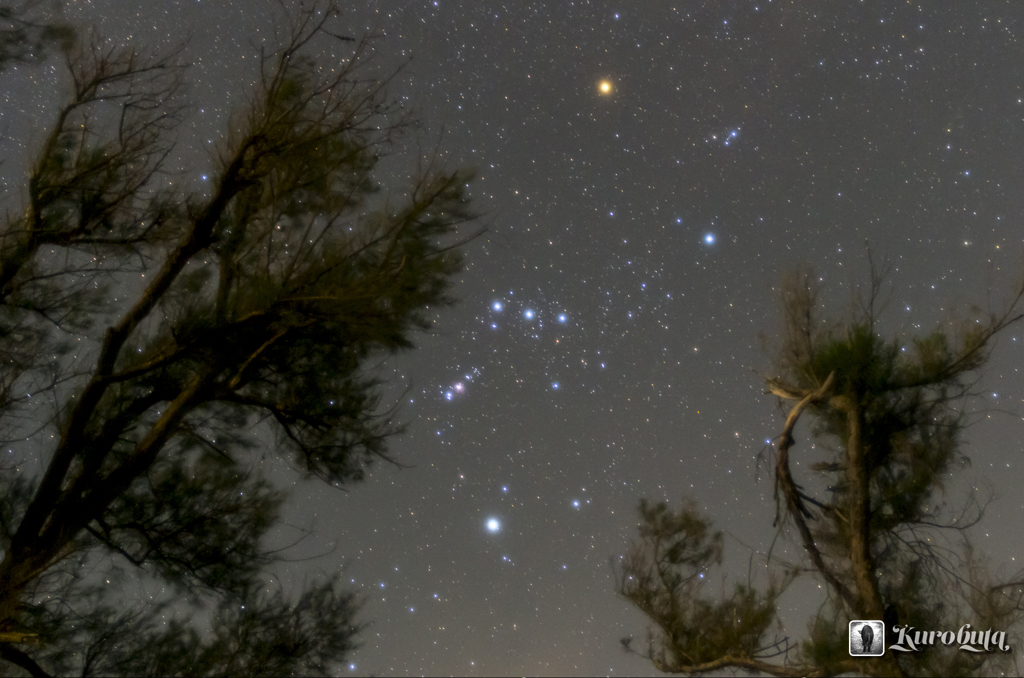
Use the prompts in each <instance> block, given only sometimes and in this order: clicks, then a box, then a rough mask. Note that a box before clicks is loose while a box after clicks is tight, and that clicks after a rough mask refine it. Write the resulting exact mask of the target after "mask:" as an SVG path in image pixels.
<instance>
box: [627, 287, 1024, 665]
mask: <svg viewBox="0 0 1024 678" xmlns="http://www.w3.org/2000/svg"><path fill="white" fill-rule="evenodd" d="M882 277H883V276H881V275H877V274H875V273H874V271H872V279H871V287H870V292H869V293H868V294H867V295H866V298H865V299H864V301H863V303H861V304H860V307H859V309H858V310H857V311H856V312H855V313H854V315H853V316H852V317H851V318H850V319H848V320H847V321H846V322H843V323H829V322H826V321H825V320H824V319H823V318H821V317H819V312H820V309H821V307H822V305H821V303H820V301H819V298H818V292H817V289H816V287H815V286H814V282H813V281H814V280H815V278H814V277H813V276H812V275H811V274H809V273H808V274H804V275H798V276H794V277H792V278H790V279H789V280H788V281H787V283H786V284H785V285H784V288H783V289H784V294H783V300H782V301H783V312H784V320H785V323H784V332H783V339H782V341H781V346H780V347H779V351H778V357H777V360H776V369H777V372H776V374H778V375H779V376H776V377H771V378H767V379H766V384H767V386H768V390H769V392H771V393H773V394H775V395H777V396H779V397H780V398H782V399H783V400H784V401H790V402H792V403H793V405H792V406H791V407H790V409H789V410H788V413H787V417H786V422H785V425H784V427H783V430H782V433H781V435H779V436H778V437H777V439H776V444H775V448H774V449H775V460H774V461H775V463H774V469H773V472H774V482H775V498H776V525H777V526H778V528H779V530H780V532H781V533H782V534H783V535H785V536H790V537H791V538H794V539H795V540H796V542H797V544H798V545H799V546H800V547H802V549H803V552H804V554H805V558H806V559H805V562H803V563H799V564H795V565H794V564H791V565H788V566H785V567H783V566H776V567H772V563H771V561H770V560H769V561H768V563H767V565H768V566H769V570H768V571H769V572H771V573H772V574H771V575H769V583H768V585H767V588H766V590H764V592H763V593H758V592H757V591H756V590H755V589H754V588H752V586H751V585H750V584H748V585H744V586H737V587H736V589H735V592H734V593H733V594H732V595H731V596H726V597H724V598H723V597H722V596H714V595H711V594H710V593H709V592H708V590H707V584H706V583H705V582H704V581H703V578H702V577H699V575H701V574H702V573H703V572H705V571H706V570H707V569H708V567H709V566H710V565H717V564H718V562H719V561H720V558H721V556H720V553H721V545H720V544H721V539H720V537H719V536H718V535H716V536H714V537H709V536H708V535H709V534H710V529H711V528H710V524H709V523H708V521H707V520H706V519H705V518H702V517H700V516H699V515H698V514H697V513H696V512H695V511H694V509H693V508H692V507H691V508H686V509H684V510H683V511H681V512H678V513H676V512H673V511H671V510H669V509H668V508H666V507H664V506H659V507H657V508H656V509H653V510H652V508H651V507H650V506H649V505H647V504H646V503H641V505H640V514H641V529H640V540H639V541H638V542H637V543H636V544H635V545H634V546H633V548H632V550H631V551H630V553H629V555H628V556H627V557H626V558H625V559H624V560H623V561H622V564H621V567H620V570H619V574H620V578H619V586H618V589H619V593H620V594H621V595H623V596H624V597H625V598H627V599H628V600H629V601H630V602H632V603H633V604H634V605H636V606H637V607H638V608H639V609H640V610H641V611H643V612H644V614H645V615H646V616H647V617H648V618H649V619H650V621H651V623H652V629H651V634H650V639H649V644H648V648H647V650H646V652H645V653H644V654H645V655H646V656H647V657H648V658H649V659H650V660H651V661H652V662H653V663H654V665H655V666H656V667H657V668H658V669H660V670H662V671H666V672H671V673H704V672H707V671H711V670H715V669H726V668H731V669H746V670H751V671H760V672H763V673H767V674H770V675H777V676H799V675H805V676H806V675H834V674H840V673H860V674H868V675H992V673H993V672H998V671H1004V670H1006V669H1007V668H1008V667H1009V666H1010V664H1009V662H1010V661H1011V660H1010V658H1009V656H1008V655H1007V654H1006V653H1003V652H998V651H997V652H994V653H982V654H972V653H970V652H963V651H959V650H958V649H957V648H948V647H945V646H942V647H937V648H931V647H930V648H928V649H927V650H926V651H922V652H914V653H907V654H901V653H894V652H888V653H886V655H885V656H883V657H880V658H877V659H868V658H851V656H850V654H849V645H848V642H847V628H848V626H847V625H848V623H849V622H850V621H851V620H855V619H879V620H884V621H885V623H886V625H887V626H886V633H888V634H893V633H895V630H896V629H895V628H894V627H896V626H905V625H909V626H911V627H914V628H916V629H919V630H937V631H942V630H957V629H958V628H959V627H960V626H961V625H962V624H963V623H964V622H970V623H971V624H972V625H973V627H974V628H976V629H977V628H980V629H992V630H994V631H1000V630H1002V631H1008V632H1011V633H1013V632H1014V631H1015V625H1016V624H1017V623H1018V622H1019V621H1020V618H1021V612H1022V611H1024V606H1022V604H1021V600H1022V598H1021V596H1022V592H1024V588H1022V581H1024V577H1021V576H1016V577H1014V578H1011V579H1010V580H1009V581H1005V582H995V581H992V580H991V579H990V578H989V576H988V575H987V572H986V570H985V567H984V563H983V562H981V561H980V560H979V559H977V558H976V557H975V556H974V553H973V551H972V549H971V548H970V541H969V534H970V533H969V528H970V527H971V526H972V525H974V524H976V523H977V521H978V520H980V519H981V517H982V513H983V510H982V507H981V506H980V505H979V504H978V503H977V501H976V500H975V499H974V497H973V496H972V497H970V498H969V499H968V500H967V501H966V503H965V504H964V506H963V508H962V510H959V511H951V510H950V508H949V506H948V505H947V504H946V503H945V502H944V501H943V500H942V497H941V492H942V490H943V488H944V486H945V484H946V482H947V479H948V478H949V477H950V476H951V475H952V474H953V473H955V472H956V471H957V470H958V469H960V468H961V467H962V466H963V465H964V464H965V463H966V458H965V457H964V456H963V454H962V453H961V452H960V444H961V433H962V431H963V428H964V426H965V424H966V416H965V414H964V407H965V403H966V401H967V398H968V397H969V396H970V395H971V389H972V386H973V385H974V384H975V382H976V380H977V372H978V370H980V369H981V368H983V367H984V365H985V364H986V361H987V360H988V357H989V355H990V350H991V347H992V344H993V343H994V338H995V337H996V335H998V334H999V333H1000V332H1001V331H1003V330H1004V329H1006V328H1007V327H1009V326H1010V325H1011V324H1013V323H1015V322H1018V321H1019V320H1020V319H1021V318H1022V314H1021V313H1020V311H1019V306H1020V304H1021V302H1022V300H1024V285H1022V286H1021V287H1018V288H1017V289H1016V290H1015V292H1014V295H1013V297H1012V299H1011V300H1010V303H1009V304H1008V306H1007V310H1006V311H1005V312H1003V313H1001V314H991V315H988V316H987V317H985V316H982V317H973V318H971V319H970V320H969V321H968V322H964V323H959V324H956V323H954V324H953V325H952V329H951V330H949V331H943V330H936V331H935V332H932V333H930V334H927V335H925V336H923V337H915V338H911V339H909V340H907V339H899V338H896V339H892V340H885V339H883V338H882V337H881V336H880V334H879V332H878V326H877V317H876V310H875V307H876V303H877V299H878V295H879V290H880V286H881V281H882ZM804 413H806V414H808V415H809V416H810V417H811V418H812V422H813V423H812V435H813V436H814V438H815V439H816V440H817V441H818V443H819V444H818V445H816V446H815V447H816V448H817V450H820V451H823V452H824V454H825V459H823V460H819V461H815V460H807V461H808V462H812V463H805V464H803V468H808V469H810V471H812V472H813V473H815V474H819V475H820V476H821V477H822V482H820V483H819V482H814V483H813V484H812V482H809V481H806V480H805V481H802V482H798V481H797V479H795V478H794V476H793V472H792V469H791V467H790V453H791V449H792V448H793V446H794V444H795V441H796V438H795V433H794V431H795V427H796V425H797V423H798V421H799V419H800V417H801V415H802V414H804ZM818 486H820V487H821V488H822V489H821V490H818V491H813V490H811V489H808V488H811V487H818ZM709 549H710V550H709ZM712 553H713V554H715V555H714V557H711V556H710V554H712ZM805 573H806V575H809V576H812V577H815V578H816V579H817V580H818V581H819V582H820V584H821V585H822V586H823V587H825V590H826V591H827V594H828V595H827V598H826V599H825V601H824V603H823V606H822V607H821V609H820V610H819V612H818V613H817V614H816V615H814V616H813V618H812V619H811V620H810V622H809V624H808V628H809V637H808V639H807V640H806V641H805V642H803V643H802V645H800V646H797V645H795V644H792V643H790V641H789V640H788V638H787V637H786V636H785V635H784V633H783V630H782V626H781V622H779V620H778V617H777V615H776V605H777V601H778V598H779V596H780V595H782V592H783V590H784V589H785V586H786V584H787V583H788V582H789V581H791V580H792V578H794V577H796V576H800V575H805ZM806 575H805V576H806ZM772 634H774V635H772Z"/></svg>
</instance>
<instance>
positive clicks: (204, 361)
mask: <svg viewBox="0 0 1024 678" xmlns="http://www.w3.org/2000/svg"><path fill="white" fill-rule="evenodd" d="M338 21H339V19H338V12H337V9H336V7H335V5H334V4H333V3H325V2H318V3H316V4H314V5H310V6H305V7H303V8H302V9H301V10H300V11H299V12H298V13H296V14H295V15H293V16H292V17H291V18H290V19H289V22H290V23H289V24H288V25H289V28H290V30H289V32H288V34H287V38H286V39H285V40H284V41H283V47H281V49H279V50H277V51H275V52H273V53H269V52H268V53H264V54H263V55H262V66H261V69H260V76H259V80H258V84H257V86H256V89H255V92H254V93H253V94H252V95H251V97H250V99H249V104H248V106H247V108H246V109H245V110H242V111H240V112H238V113H237V114H236V115H235V116H234V117H233V118H232V120H231V122H230V126H229V129H228V130H227V131H226V134H225V136H224V140H223V143H222V144H221V146H220V149H219V151H218V153H217V154H216V157H215V158H214V163H215V165H216V171H215V172H214V173H213V174H212V175H211V182H210V184H209V186H210V187H209V189H208V190H207V189H203V188H199V189H196V188H194V187H193V186H191V185H190V184H188V183H187V182H183V181H182V180H181V179H180V178H179V175H176V174H174V173H172V172H170V171H169V170H168V168H167V163H168V162H169V160H168V159H169V158H170V157H171V152H172V150H171V149H172V144H171V135H172V134H173V133H174V131H175V129H176V127H177V126H178V125H179V124H180V123H181V121H182V120H183V119H184V108H183V107H182V106H181V105H180V103H179V84H180V83H181V82H182V79H183V74H184V70H183V67H182V66H181V65H180V63H179V56H178V55H179V53H180V52H178V51H171V52H168V53H162V54H161V53H146V52H144V51H140V50H138V49H135V48H133V47H130V46H129V47H118V46H111V45H112V44H113V43H111V42H107V41H104V40H102V39H101V38H99V37H98V36H96V35H93V34H89V35H84V36H83V37H82V38H81V39H80V40H79V41H78V42H76V43H75V45H74V46H73V47H71V48H69V50H68V52H67V55H66V62H67V64H68V67H69V73H70V80H71V87H72V92H71V96H70V99H69V100H68V102H67V103H66V104H65V105H64V106H63V107H61V108H60V110H59V111H57V113H56V116H55V122H54V124H53V127H52V129H51V130H50V132H49V134H48V135H47V136H46V137H45V139H43V142H42V146H41V148H40V149H39V150H38V153H37V155H36V157H35V158H34V159H33V163H32V164H31V168H30V171H29V172H28V177H27V181H26V185H25V188H24V204H23V205H21V206H19V207H18V208H17V209H9V210H8V212H7V214H8V216H7V218H6V221H5V222H4V223H3V226H2V231H0V359H2V364H3V367H2V373H0V424H2V431H3V435H4V437H5V438H6V440H7V442H8V445H7V447H9V451H5V458H6V459H8V460H13V461H5V462H4V465H3V467H2V468H0V483H2V488H0V667H2V669H3V672H4V673H5V674H7V673H10V672H12V671H24V672H27V673H29V674H31V675H46V674H47V673H82V674H83V675H91V674H119V673H123V674H137V675H144V674H146V675H164V674H182V675H198V674H203V675H206V674H220V675H257V674H263V675H283V674H286V673H300V674H313V673H319V674H324V673H327V672H329V671H330V670H331V666H332V664H333V663H334V662H337V661H338V660H340V659H341V658H342V657H343V656H344V655H345V653H346V652H347V651H349V650H350V649H351V648H352V647H353V646H354V642H355V640H354V639H355V634H356V631H357V630H358V625H357V624H355V623H354V621H353V616H354V614H355V612H356V610H357V608H358V604H357V601H356V599H355V598H354V597H353V596H352V595H350V594H348V593H345V592H344V591H343V590H342V589H341V588H340V586H339V584H338V581H337V579H336V578H334V579H327V580H325V581H321V582H319V583H312V584H310V585H309V586H307V588H306V589H305V590H304V591H302V592H301V594H300V595H297V596H287V595H285V594H284V592H282V591H280V590H276V591H274V590H270V589H268V587H267V585H266V583H265V581H264V578H263V575H264V574H265V573H266V572H267V568H268V567H269V566H270V565H271V564H272V563H273V562H274V561H275V559H277V558H279V557H280V554H279V553H274V552H272V551H270V550H268V547H267V545H266V543H265V542H266V540H265V536H266V535H267V533H268V531H269V530H270V529H271V528H272V527H273V526H274V525H275V524H276V523H277V521H278V515H279V510H280V508H281V506H282V504H283V502H284V501H285V499H286V495H285V493H284V492H283V491H282V489H281V487H280V485H281V483H277V484H274V483H272V482H270V481H269V480H268V479H267V478H266V477H264V474H263V473H262V472H261V464H262V462H261V459H263V458H264V457H263V456H261V455H269V456H270V457H273V458H279V459H282V460H286V461H287V462H289V463H290V464H291V468H293V469H294V470H295V473H296V475H306V476H314V477H317V478H320V479H322V480H323V481H325V482H327V483H329V484H331V485H339V486H340V485H342V484H346V483H352V482H354V481H358V480H359V479H360V478H361V477H362V474H363V469H364V467H365V466H366V465H367V464H368V463H370V462H371V461H372V460H373V459H375V458H385V459H387V458H388V457H387V446H386V443H387V439H388V438H389V436H391V435H393V434H394V433H396V432H397V431H398V430H399V428H400V426H398V425H397V424H395V423H394V421H393V416H392V413H391V412H390V411H382V402H381V395H380V392H379V389H378V386H379V383H378V381H377V380H375V379H374V377H373V373H372V370H370V369H368V366H369V365H370V362H369V361H371V360H377V359H378V358H379V357H380V356H384V355H387V354H389V353H391V352H394V351H398V350H402V349H408V348H410V347H411V346H412V343H411V335H412V333H413V332H414V331H417V330H421V329H424V330H425V329H427V328H429V327H430V325H431V315H430V314H432V313H433V312H434V311H433V308H434V307H438V306H443V305H445V304H447V303H449V302H450V299H449V297H448V296H447V294H446V290H447V287H448V284H449V281H450V278H451V276H452V275H453V274H454V273H455V272H456V271H457V270H458V269H459V268H460V263H459V256H458V253H457V245H458V243H456V242H453V238H454V237H455V230H456V228H457V227H458V225H459V224H460V223H462V222H463V221H464V220H466V219H467V218H469V215H468V213H467V209H468V203H467V199H466V196H465V187H466V185H467V181H468V177H467V175H466V174H465V172H463V171H455V172H445V171H440V170H437V169H436V168H434V167H433V166H432V165H431V166H428V167H426V168H420V170H418V173H417V174H415V176H413V180H412V186H411V189H410V191H409V193H408V195H407V196H405V197H402V198H394V199H386V198H384V197H374V194H375V192H376V191H377V188H376V186H377V183H375V180H374V174H373V170H374V165H375V163H376V161H377V159H378V157H379V156H380V155H381V153H383V152H384V151H386V150H387V147H388V144H389V143H392V142H394V141H395V140H396V139H397V138H398V137H397V135H399V134H400V133H402V132H403V130H405V129H406V128H407V127H408V117H407V115H406V114H405V113H404V112H403V111H402V110H401V109H400V108H399V107H397V106H396V105H394V104H393V103H391V102H390V101H389V99H388V97H387V96H386V85H387V81H386V80H382V79H380V78H375V77H372V73H371V72H370V71H369V70H368V60H369V58H370V56H371V51H372V50H371V45H370V42H369V41H368V40H363V41H353V40H351V39H350V38H346V37H343V36H342V35H340V34H339V32H338V30H337V29H336V28H335V24H336V23H337V22H338ZM332 52H337V53H339V54H340V53H342V52H344V54H345V55H344V56H343V57H342V56H339V57H338V59H337V60H335V61H331V62H329V63H328V62H325V61H323V60H322V59H321V60H320V61H318V60H317V59H314V58H313V57H312V56H311V55H312V54H319V55H325V54H331V53H332ZM125 291H126V292H127V294H124V293H125ZM119 292H120V293H121V294H122V295H123V296H121V297H119V296H118V293H119ZM262 436H266V437H270V438H271V439H272V441H273V442H272V443H271V444H270V445H269V452H268V451H267V447H268V446H267V445H265V444H262V442H261V437H262ZM32 459H37V460H39V461H40V462H41V464H40V465H41V466H42V472H40V473H34V472H32V471H31V470H30V469H31V467H32V466H33V464H29V463H27V462H28V461H29V460H32ZM275 468H277V467H275ZM122 567H124V568H128V569H131V570H133V571H135V572H137V573H138V576H139V577H142V578H143V579H144V580H153V581H156V582H158V583H159V584H160V586H163V587H166V590H167V591H168V595H169V597H168V599H167V600H156V601H154V602H153V603H151V604H148V605H144V606H139V607H133V606H130V605H128V606H126V605H125V604H124V601H119V600H116V599H112V598H111V596H110V595H109V594H108V593H107V591H106V590H107V589H109V587H104V586H103V583H104V582H105V580H106V579H109V578H110V577H111V571H112V570H115V569H118V568H122ZM211 605H213V606H214V607H213V608H211V607H210V606H211ZM126 608H127V609H126ZM203 610H206V612H203ZM186 613H187V614H186ZM196 615H198V616H199V618H202V619H207V620H208V621H209V622H210V624H211V625H212V626H211V630H210V631H209V632H208V633H203V634H197V632H196V631H195V630H193V627H191V626H189V624H188V623H186V621H185V620H187V619H189V618H191V617H192V616H196ZM129 628H130V629H131V633H130V634H126V633H124V630H125V629H129Z"/></svg>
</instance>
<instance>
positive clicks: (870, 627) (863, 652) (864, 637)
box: [850, 619, 885, 657]
mask: <svg viewBox="0 0 1024 678" xmlns="http://www.w3.org/2000/svg"><path fill="white" fill-rule="evenodd" d="M883 654H885V626H884V625H883V624H882V622H881V621H878V620H877V619H871V620H863V619H857V620H854V621H852V622H850V655H851V656H853V657H881V656H882V655H883Z"/></svg>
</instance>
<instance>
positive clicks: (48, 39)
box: [0, 0, 76, 71]
mask: <svg viewBox="0 0 1024 678" xmlns="http://www.w3.org/2000/svg"><path fill="white" fill-rule="evenodd" d="M38 5H39V2H38V0H29V1H28V2H26V3H24V4H23V5H21V6H20V7H15V6H12V5H3V6H0V71H3V70H4V69H6V68H7V65H8V64H9V63H18V62H37V63H38V62H40V61H42V60H43V59H44V58H45V57H46V50H47V48H52V47H53V46H55V45H56V46H59V47H60V48H62V49H63V50H65V51H66V50H68V49H71V47H72V46H73V45H74V41H75V36H76V33H75V30H74V28H73V27H71V26H69V25H67V24H65V23H61V22H58V21H53V20H50V19H47V18H41V19H40V18H36V17H35V14H36V13H35V12H33V10H35V9H37V6H38Z"/></svg>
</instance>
